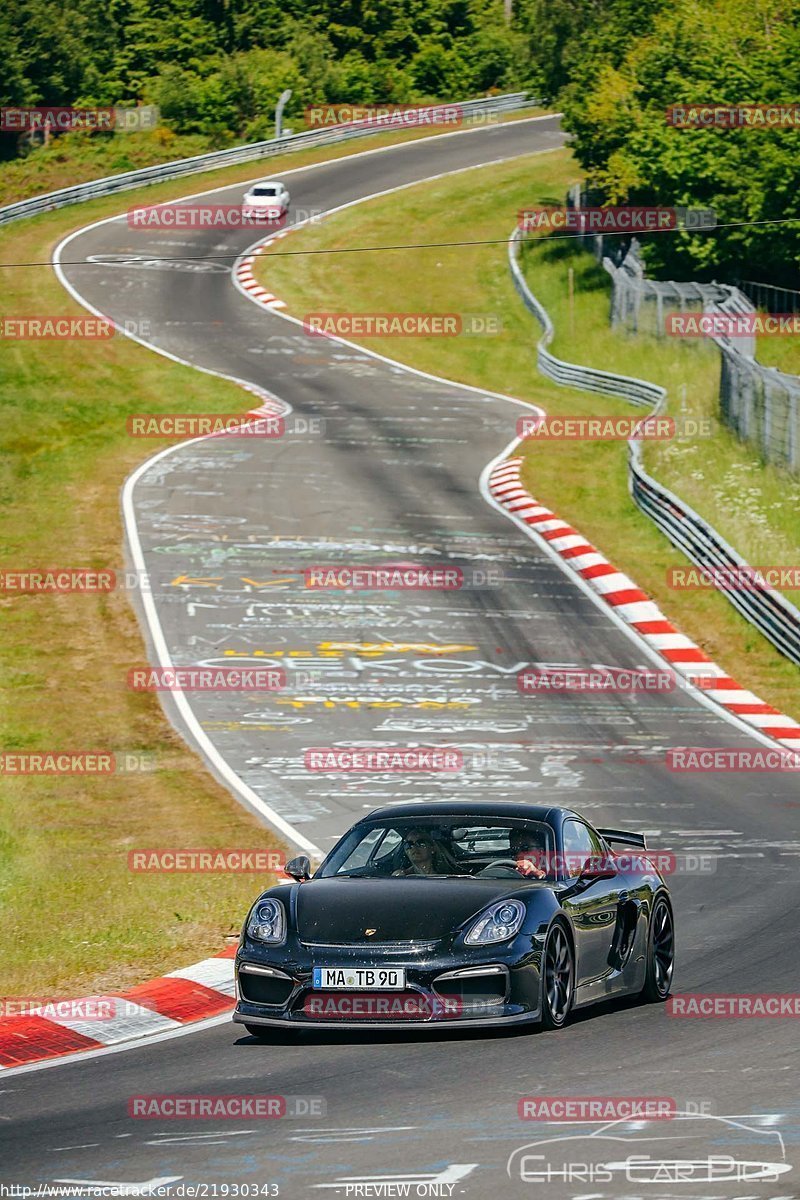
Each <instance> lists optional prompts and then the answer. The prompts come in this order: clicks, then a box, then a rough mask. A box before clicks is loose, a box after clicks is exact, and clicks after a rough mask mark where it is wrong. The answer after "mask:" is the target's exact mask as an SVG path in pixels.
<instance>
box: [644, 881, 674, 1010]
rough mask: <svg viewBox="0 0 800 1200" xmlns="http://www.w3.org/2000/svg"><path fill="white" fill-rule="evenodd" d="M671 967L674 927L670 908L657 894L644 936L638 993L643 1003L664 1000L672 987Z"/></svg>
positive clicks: (672, 965)
mask: <svg viewBox="0 0 800 1200" xmlns="http://www.w3.org/2000/svg"><path fill="white" fill-rule="evenodd" d="M674 966H675V927H674V924H673V921H672V909H671V908H670V906H669V902H668V901H667V899H666V897H665V896H658V897H657V898H656V902H655V905H654V907H653V915H652V917H651V918H650V929H649V932H648V935H647V975H646V976H645V981H644V987H643V988H642V993H641V996H642V1000H644V1002H645V1003H646V1004H657V1003H659V1002H660V1001H662V1000H666V998H667V996H668V995H669V989H670V987H671V986H672V970H673V967H674Z"/></svg>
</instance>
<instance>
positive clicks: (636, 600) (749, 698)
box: [489, 458, 800, 751]
mask: <svg viewBox="0 0 800 1200" xmlns="http://www.w3.org/2000/svg"><path fill="white" fill-rule="evenodd" d="M523 461H524V460H523V459H522V458H507V459H505V460H504V461H502V462H500V463H498V465H497V466H496V467H495V468H494V470H493V471H492V472H491V474H490V475H489V491H490V493H491V495H492V496H493V497H494V499H495V500H496V501H497V503H498V504H500V505H502V506H503V507H504V508H506V509H507V510H508V511H509V513H513V514H514V516H515V517H517V518H518V519H520V520H522V521H524V523H525V524H526V525H528V526H529V527H530V529H531V532H532V533H534V534H535V535H536V536H537V537H540V538H541V539H542V540H543V541H545V542H547V543H548V545H549V546H550V547H551V549H553V550H555V551H556V553H557V554H558V555H559V556H560V557H561V559H562V560H563V561H564V562H565V564H566V565H567V566H568V567H569V568H570V570H572V571H574V572H575V574H576V575H578V576H580V578H581V579H583V580H584V581H585V582H586V583H587V584H588V585H589V586H590V587H591V588H592V590H593V591H595V592H596V593H597V594H598V595H599V596H600V597H601V598H602V599H603V600H604V601H605V603H606V604H608V605H610V606H611V607H612V608H613V609H614V611H615V612H616V613H617V615H618V616H619V617H621V618H622V620H623V621H625V622H626V624H628V625H630V627H631V629H634V630H635V631H636V633H637V634H638V635H639V637H641V638H642V639H643V640H644V641H645V642H646V643H647V645H648V646H650V647H651V649H653V650H655V651H656V652H657V653H658V654H659V655H660V656H661V657H662V658H663V659H664V660H665V662H666V663H667V664H668V665H669V666H670V668H672V669H673V670H674V671H675V672H676V673H677V674H679V675H681V676H683V677H684V678H685V680H686V682H687V683H689V684H691V683H695V684H696V685H697V684H699V683H700V681H702V684H701V686H702V692H703V695H704V696H708V697H709V699H711V700H714V701H715V702H716V703H717V704H720V705H721V706H722V707H723V708H725V709H727V711H728V712H729V713H731V714H733V715H735V716H736V717H737V718H738V719H739V720H741V721H744V722H746V723H747V724H749V725H752V726H753V727H754V728H756V729H757V730H758V731H759V733H761V734H763V735H765V736H766V737H771V738H774V739H775V741H777V742H780V743H781V744H782V745H784V746H786V747H788V748H789V749H791V750H795V751H800V725H799V724H798V723H797V721H794V720H793V719H792V718H791V717H787V716H785V715H784V713H782V712H779V710H778V709H777V708H773V707H772V705H771V704H765V703H764V701H763V700H761V699H759V697H758V696H756V695H755V694H754V693H753V692H749V691H747V689H746V688H743V687H741V686H740V684H738V683H737V682H736V680H735V679H731V677H730V675H727V674H726V673H725V671H724V670H723V669H722V667H720V666H718V665H717V664H716V663H715V662H713V660H712V659H710V658H709V657H708V655H707V654H705V653H704V652H703V651H702V650H701V649H700V647H699V646H697V645H695V643H694V642H693V641H692V640H691V639H690V638H688V637H686V636H685V634H683V633H681V632H680V630H679V629H677V628H676V627H675V626H674V625H673V624H672V622H671V621H668V620H667V618H666V617H665V616H664V614H663V613H662V611H661V609H660V608H659V607H658V605H657V604H656V603H655V602H654V601H653V600H651V599H650V597H649V596H648V595H647V593H646V592H643V591H642V590H641V588H639V587H637V586H636V584H635V583H634V582H633V580H632V579H630V578H629V577H628V576H627V575H624V574H623V573H622V572H621V571H619V570H617V568H616V567H615V566H613V565H612V564H611V563H610V562H609V561H608V559H607V558H605V557H604V555H602V554H601V553H600V551H599V550H598V549H597V548H596V547H595V546H592V545H591V544H590V543H589V542H587V541H586V539H585V538H584V537H583V535H582V534H580V533H579V532H578V530H577V529H574V528H573V527H572V526H571V525H568V524H567V523H566V521H564V520H562V519H561V518H560V517H559V516H557V515H556V513H554V512H551V511H550V509H549V508H545V507H544V506H543V505H541V504H539V503H538V502H537V501H536V500H535V499H534V498H533V496H531V494H530V492H529V491H528V490H527V489H526V488H525V487H524V486H523V485H522V482H521V470H522V464H523Z"/></svg>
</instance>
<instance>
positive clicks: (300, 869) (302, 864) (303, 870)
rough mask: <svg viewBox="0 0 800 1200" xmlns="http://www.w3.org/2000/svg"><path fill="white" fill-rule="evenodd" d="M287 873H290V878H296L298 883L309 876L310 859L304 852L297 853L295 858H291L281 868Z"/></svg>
mask: <svg viewBox="0 0 800 1200" xmlns="http://www.w3.org/2000/svg"><path fill="white" fill-rule="evenodd" d="M283 869H284V871H285V872H286V874H287V875H291V877H292V879H296V880H297V881H298V883H304V882H305V881H306V879H310V878H311V859H309V858H307V857H306V855H305V854H299V855H298V856H297V858H292V859H290V860H289V862H287V864H286V866H285V867H284V868H283Z"/></svg>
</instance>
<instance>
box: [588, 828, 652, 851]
mask: <svg viewBox="0 0 800 1200" xmlns="http://www.w3.org/2000/svg"><path fill="white" fill-rule="evenodd" d="M597 832H598V833H599V834H600V836H601V837H604V838H605V839H606V841H607V842H616V843H618V844H619V845H620V846H635V847H636V848H637V850H646V849H647V838H646V837H645V835H644V834H643V833H629V832H628V831H627V830H625V829H598V831H597Z"/></svg>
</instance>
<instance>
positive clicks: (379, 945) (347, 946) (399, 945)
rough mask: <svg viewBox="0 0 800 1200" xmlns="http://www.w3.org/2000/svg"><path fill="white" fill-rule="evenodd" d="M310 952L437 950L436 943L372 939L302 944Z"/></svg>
mask: <svg viewBox="0 0 800 1200" xmlns="http://www.w3.org/2000/svg"><path fill="white" fill-rule="evenodd" d="M300 945H301V946H307V947H308V948H309V949H310V950H358V951H361V950H376V951H377V952H378V953H379V954H396V953H398V952H402V953H404V954H423V953H425V952H427V951H430V950H434V949H435V948H436V945H437V943H436V942H408V941H406V942H376V941H373V940H372V938H369V939H368V940H365V941H363V942H302V941H301V943H300Z"/></svg>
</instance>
